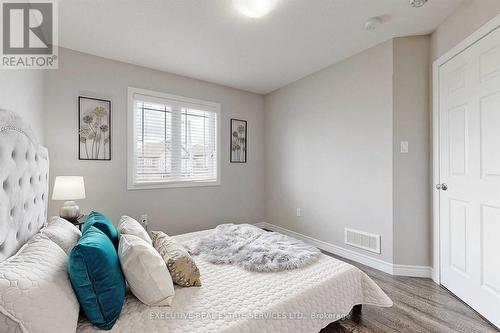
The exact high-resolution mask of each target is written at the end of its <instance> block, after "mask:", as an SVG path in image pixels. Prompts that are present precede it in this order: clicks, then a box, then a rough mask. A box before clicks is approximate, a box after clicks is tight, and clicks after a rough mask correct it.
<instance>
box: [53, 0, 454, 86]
mask: <svg viewBox="0 0 500 333" xmlns="http://www.w3.org/2000/svg"><path fill="white" fill-rule="evenodd" d="M461 3H462V0H429V3H428V4H427V5H425V6H424V7H422V8H419V9H414V8H411V7H410V6H409V5H408V1H407V0H280V1H279V3H278V5H277V7H276V8H275V9H274V11H272V12H271V13H270V14H269V15H267V16H265V17H263V18H260V19H250V18H247V17H244V16H242V15H241V14H240V13H238V12H237V11H236V10H235V8H234V6H233V5H232V2H231V0H60V1H59V42H60V43H59V44H60V45H61V46H63V47H67V48H70V49H73V50H78V51H82V52H86V53H90V54H94V55H98V56H102V57H106V58H111V59H116V60H120V61H124V62H128V63H132V64H137V65H141V66H145V67H149V68H153V69H157V70H162V71H166V72H171V73H175V74H180V75H184V76H188V77H192V78H196V79H201V80H206V81H210V82H215V83H219V84H222V85H226V86H230V87H235V88H239V89H243V90H248V91H252V92H256V93H261V94H265V93H268V92H271V91H273V90H275V89H277V88H280V87H282V86H284V85H287V84H288V83H291V82H293V81H296V80H298V79H300V78H302V77H304V76H306V75H308V74H310V73H313V72H315V71H318V70H320V69H322V68H324V67H327V66H329V65H331V64H333V63H336V62H338V61H340V60H342V59H345V58H347V57H349V56H351V55H353V54H356V53H358V52H360V51H362V50H365V49H367V48H370V47H371V46H374V45H376V44H378V43H381V42H383V41H386V40H388V39H390V38H392V37H397V36H407V35H418V34H427V33H430V32H432V31H433V30H434V29H435V28H436V27H437V26H439V25H440V23H441V22H442V21H443V20H444V19H445V18H446V17H447V16H448V15H449V14H450V13H451V12H452V11H453V10H454V9H456V8H457V7H458V6H459V5H460V4H461ZM373 16H382V17H383V18H384V21H385V23H384V24H383V25H382V26H380V27H379V28H378V29H376V30H375V31H365V30H364V28H363V26H364V23H365V21H366V20H367V19H368V18H370V17H373Z"/></svg>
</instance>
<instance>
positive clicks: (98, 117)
mask: <svg viewBox="0 0 500 333" xmlns="http://www.w3.org/2000/svg"><path fill="white" fill-rule="evenodd" d="M111 139H112V136H111V100H107V99H101V98H95V97H87V96H78V159H79V160H81V161H111V146H112V142H111Z"/></svg>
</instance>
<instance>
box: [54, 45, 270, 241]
mask: <svg viewBox="0 0 500 333" xmlns="http://www.w3.org/2000/svg"><path fill="white" fill-rule="evenodd" d="M45 80H46V81H45V83H46V89H45V93H46V96H45V115H46V123H45V124H46V144H47V146H48V148H49V152H50V156H51V186H52V185H53V182H54V177H55V176H57V175H82V176H84V177H85V185H86V192H87V199H85V200H81V201H79V204H80V206H81V208H83V210H84V211H86V212H88V211H89V210H98V211H102V212H103V213H105V214H108V215H109V216H110V217H111V218H112V219H114V220H115V221H116V219H118V218H119V216H120V215H121V214H128V215H131V216H133V217H137V218H138V217H139V215H140V214H143V213H147V214H148V215H149V220H150V222H149V223H150V225H151V228H153V229H160V230H164V231H166V232H168V233H170V234H177V233H181V232H189V231H194V230H200V229H207V228H210V227H213V226H215V225H217V224H220V223H223V222H250V223H256V222H261V221H263V217H264V184H263V181H264V168H263V166H264V158H263V155H264V132H263V130H264V129H263V121H264V109H263V97H262V96H260V95H256V94H252V93H247V92H243V91H240V90H236V89H231V88H227V87H223V86H219V85H216V84H212V83H207V82H202V81H198V80H194V79H189V78H185V77H180V76H176V75H172V74H168V73H163V72H158V71H153V70H149V69H146V68H142V67H138V66H134V65H129V64H125V63H121V62H117V61H112V60H107V59H103V58H99V57H95V56H92V55H88V54H83V53H79V52H75V51H71V50H67V49H60V50H59V70H56V71H47V74H46V77H45ZM128 86H134V87H139V88H145V89H152V90H157V91H162V92H167V93H172V94H177V95H181V96H187V97H192V98H198V99H203V100H207V101H214V102H218V103H221V104H222V133H221V138H222V141H221V162H222V163H221V164H222V165H221V167H222V184H221V186H217V187H202V188H200V187H198V188H177V189H160V190H135V191H128V190H127V178H126V177H127V173H126V172H127V150H126V145H127V132H126V126H127V87H128ZM78 95H90V96H95V97H101V98H108V99H111V100H112V126H113V127H112V157H113V159H112V161H110V162H106V161H79V160H78V156H77V151H78V135H77V126H78V124H77V121H78V119H77V97H78ZM230 118H240V119H246V120H248V127H249V128H248V135H249V142H248V147H249V152H248V163H246V164H230V163H229V156H228V155H229V145H228V140H229V119H230ZM60 205H61V202H58V201H57V202H53V201H51V202H50V207H49V212H50V213H51V214H57V209H58V207H59V206H60Z"/></svg>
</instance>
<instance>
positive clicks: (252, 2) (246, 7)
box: [233, 0, 278, 18]
mask: <svg viewBox="0 0 500 333" xmlns="http://www.w3.org/2000/svg"><path fill="white" fill-rule="evenodd" d="M277 3H278V0H233V5H234V7H235V8H236V10H237V11H239V12H240V13H241V14H243V15H245V16H247V17H250V18H261V17H263V16H265V15H267V14H269V13H270V12H271V11H272V10H273V9H274V7H276V4H277Z"/></svg>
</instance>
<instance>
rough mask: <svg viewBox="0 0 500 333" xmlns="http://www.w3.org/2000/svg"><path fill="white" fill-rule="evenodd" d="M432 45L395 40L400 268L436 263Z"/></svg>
mask: <svg viewBox="0 0 500 333" xmlns="http://www.w3.org/2000/svg"><path fill="white" fill-rule="evenodd" d="M429 46H430V37H429V36H414V37H404V38H396V39H394V83H393V87H394V90H393V93H394V95H393V98H394V168H393V170H394V263H396V264H402V265H421V266H429V265H430V264H431V237H430V234H431V211H430V201H431V199H430V198H431V191H432V189H431V187H430V182H429V180H430V178H429V177H430V172H429V163H430V153H429V141H430V140H429V135H430V128H429V127H430V126H429V124H430V122H429V121H430V117H429V116H430V113H429V70H430V61H429ZM401 141H408V142H409V152H408V153H406V154H403V153H401V148H400V143H401Z"/></svg>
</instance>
